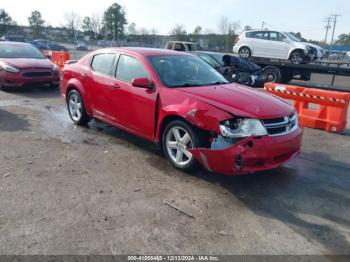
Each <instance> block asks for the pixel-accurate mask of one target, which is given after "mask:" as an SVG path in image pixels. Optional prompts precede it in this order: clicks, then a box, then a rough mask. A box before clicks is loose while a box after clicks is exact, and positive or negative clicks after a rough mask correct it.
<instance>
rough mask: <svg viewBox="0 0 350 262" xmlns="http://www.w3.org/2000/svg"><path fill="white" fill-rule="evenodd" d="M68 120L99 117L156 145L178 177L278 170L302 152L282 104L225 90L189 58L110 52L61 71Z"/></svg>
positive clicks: (290, 113) (291, 115)
mask: <svg viewBox="0 0 350 262" xmlns="http://www.w3.org/2000/svg"><path fill="white" fill-rule="evenodd" d="M63 71H64V72H63V79H62V82H61V93H62V95H63V96H64V97H65V99H66V101H67V106H68V111H69V115H70V117H71V119H72V120H73V122H74V123H76V124H86V123H87V122H89V121H90V119H91V118H97V119H100V120H102V121H104V122H107V123H109V124H111V125H114V126H116V127H119V128H122V129H124V130H126V131H129V132H131V133H133V134H136V135H138V136H141V137H143V138H146V139H148V140H151V141H154V142H156V143H159V144H160V145H161V147H162V149H163V152H164V155H165V156H166V158H167V159H168V160H169V161H170V162H171V163H172V164H173V165H174V166H175V167H176V168H179V169H181V170H185V171H189V170H192V169H194V168H195V167H196V165H197V164H198V163H200V164H201V165H202V166H203V167H204V168H206V169H207V170H209V171H212V172H217V173H222V174H228V175H234V174H247V173H252V172H256V171H260V170H267V169H272V168H276V167H278V166H280V165H282V164H283V163H285V162H286V161H288V160H290V159H291V158H293V157H294V156H295V155H296V154H298V152H299V151H300V146H301V140H302V130H301V129H300V128H299V125H298V115H297V113H296V112H295V110H294V108H293V107H292V106H291V105H289V104H288V103H287V102H285V101H284V100H282V99H279V98H277V97H274V96H271V95H269V94H266V93H264V92H262V91H258V90H255V89H252V88H249V87H246V86H242V85H237V84H230V83H228V82H227V80H226V79H225V78H224V77H223V76H221V75H220V74H219V73H217V72H216V70H215V69H213V68H212V67H210V66H209V65H208V64H207V63H205V62H203V61H202V60H201V59H200V58H198V57H195V56H193V55H191V54H187V53H179V52H173V51H167V50H158V49H141V48H112V49H102V50H98V51H96V52H92V53H90V54H88V55H86V56H85V57H83V58H82V59H81V60H79V61H78V62H73V61H72V62H70V63H68V64H67V65H66V66H65V68H64V70H63Z"/></svg>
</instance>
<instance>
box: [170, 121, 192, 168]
mask: <svg viewBox="0 0 350 262" xmlns="http://www.w3.org/2000/svg"><path fill="white" fill-rule="evenodd" d="M165 147H166V150H167V152H168V154H169V156H170V158H171V160H172V161H173V162H174V163H175V164H176V165H178V166H179V167H183V166H186V165H187V164H188V163H189V162H191V160H192V159H193V155H192V154H191V153H190V152H189V151H188V148H193V142H192V138H191V136H190V134H189V133H188V132H187V131H186V130H185V129H184V128H182V127H179V126H174V127H172V128H171V129H170V130H169V131H168V133H167V136H166V139H165Z"/></svg>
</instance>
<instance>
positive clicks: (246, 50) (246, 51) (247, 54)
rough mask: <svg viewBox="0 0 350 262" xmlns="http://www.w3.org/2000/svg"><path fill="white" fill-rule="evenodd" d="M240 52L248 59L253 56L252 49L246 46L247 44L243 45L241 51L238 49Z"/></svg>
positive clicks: (240, 54) (241, 55)
mask: <svg viewBox="0 0 350 262" xmlns="http://www.w3.org/2000/svg"><path fill="white" fill-rule="evenodd" d="M238 54H239V56H240V57H242V58H245V59H248V58H249V57H251V56H252V52H251V50H250V49H249V47H246V46H244V47H241V49H239V51H238Z"/></svg>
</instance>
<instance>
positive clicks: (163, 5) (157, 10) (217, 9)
mask: <svg viewBox="0 0 350 262" xmlns="http://www.w3.org/2000/svg"><path fill="white" fill-rule="evenodd" d="M114 2H117V3H119V4H120V5H122V6H123V7H124V9H125V11H126V13H127V19H128V22H130V23H131V22H135V23H136V26H137V28H141V27H146V28H156V29H157V30H158V32H160V33H162V34H168V33H169V31H170V30H171V27H173V26H174V25H175V24H182V25H184V26H185V28H186V30H187V31H188V32H192V31H193V29H194V28H195V27H196V26H197V25H200V26H202V27H203V28H204V29H210V30H211V31H215V30H217V24H218V21H219V20H220V17H222V16H227V17H228V18H229V19H230V20H232V21H240V23H241V25H242V27H243V26H245V25H250V26H252V27H253V28H261V25H262V21H265V22H266V25H267V27H269V29H276V30H281V31H294V32H302V34H303V35H304V36H306V37H307V38H312V39H315V40H323V39H324V35H325V24H324V19H325V17H327V16H329V15H330V14H341V15H342V16H341V17H339V19H338V24H337V27H336V36H338V35H339V34H341V33H350V1H349V0H175V1H174V0H118V1H115V0H114V1H113V0H98V1H94V0H0V8H4V9H5V10H6V11H7V12H8V13H9V14H10V15H11V17H12V18H13V19H14V20H16V21H17V22H18V23H19V24H22V25H27V24H28V21H27V17H28V16H29V15H30V12H31V11H32V10H39V11H40V12H41V14H42V16H43V19H45V21H47V23H48V24H50V25H52V26H61V25H64V14H65V13H67V12H70V11H74V12H76V13H78V14H79V15H80V16H81V17H82V18H83V17H84V16H89V15H91V14H93V13H101V14H102V13H103V11H104V10H105V9H106V8H107V7H108V6H109V5H111V4H112V3H114Z"/></svg>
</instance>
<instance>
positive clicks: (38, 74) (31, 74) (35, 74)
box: [23, 72, 52, 77]
mask: <svg viewBox="0 0 350 262" xmlns="http://www.w3.org/2000/svg"><path fill="white" fill-rule="evenodd" d="M23 76H24V77H46V76H52V72H26V73H23Z"/></svg>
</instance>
